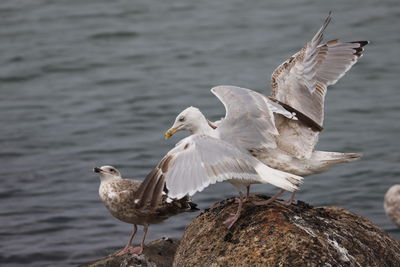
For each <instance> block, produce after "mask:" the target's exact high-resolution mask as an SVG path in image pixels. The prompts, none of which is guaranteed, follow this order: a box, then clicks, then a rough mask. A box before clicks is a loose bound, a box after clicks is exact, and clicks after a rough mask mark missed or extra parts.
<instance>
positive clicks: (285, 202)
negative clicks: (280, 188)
mask: <svg viewBox="0 0 400 267" xmlns="http://www.w3.org/2000/svg"><path fill="white" fill-rule="evenodd" d="M296 193H297V191H293V193H292V195H291V196H290V199H288V200H285V201H284V202H283V204H285V205H288V206H289V205H291V204H292V203H294V202H295V201H294V197H295V196H296Z"/></svg>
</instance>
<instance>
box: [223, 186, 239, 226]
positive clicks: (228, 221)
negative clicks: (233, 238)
mask: <svg viewBox="0 0 400 267" xmlns="http://www.w3.org/2000/svg"><path fill="white" fill-rule="evenodd" d="M239 195H240V198H239V205H238V209H237V211H236V213H235V214H231V215H230V216H229V217H228V218H227V219H226V220H225V221H224V224H225V226H226V227H227V228H228V229H230V228H231V227H232V226H233V224H234V223H235V222H236V221H237V220H238V219H239V217H240V213H241V212H242V207H243V194H242V192H239Z"/></svg>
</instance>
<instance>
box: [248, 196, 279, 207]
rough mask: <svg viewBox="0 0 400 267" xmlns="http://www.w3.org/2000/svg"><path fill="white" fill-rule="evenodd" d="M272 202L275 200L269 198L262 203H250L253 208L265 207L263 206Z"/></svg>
mask: <svg viewBox="0 0 400 267" xmlns="http://www.w3.org/2000/svg"><path fill="white" fill-rule="evenodd" d="M274 200H275V199H272V198H270V199H267V200H264V201H252V202H251V203H252V204H253V205H255V206H265V205H268V204H270V203H272V202H274Z"/></svg>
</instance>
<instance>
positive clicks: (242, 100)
mask: <svg viewBox="0 0 400 267" xmlns="http://www.w3.org/2000/svg"><path fill="white" fill-rule="evenodd" d="M211 92H212V93H213V94H215V95H216V96H217V97H218V99H219V100H220V101H221V102H222V103H223V104H224V106H225V110H226V115H225V118H224V119H223V120H222V121H220V122H219V123H218V128H217V130H218V133H219V135H220V139H222V140H224V141H226V142H228V143H230V144H233V145H234V146H236V147H239V148H241V149H246V150H249V149H255V148H260V147H266V148H275V147H276V143H275V139H274V136H276V135H278V134H279V133H278V130H277V129H276V126H275V119H274V114H273V112H272V109H271V108H275V110H277V111H280V112H284V111H283V110H280V109H278V108H277V107H275V106H272V105H273V104H269V102H271V101H270V100H269V99H268V98H266V97H265V96H263V95H262V94H259V93H257V92H255V91H252V90H249V89H245V88H240V87H236V86H217V87H214V88H212V89H211ZM289 116H292V114H290V112H289Z"/></svg>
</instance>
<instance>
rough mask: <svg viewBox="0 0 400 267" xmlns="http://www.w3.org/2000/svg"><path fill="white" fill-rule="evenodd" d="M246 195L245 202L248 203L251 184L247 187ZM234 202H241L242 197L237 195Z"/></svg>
mask: <svg viewBox="0 0 400 267" xmlns="http://www.w3.org/2000/svg"><path fill="white" fill-rule="evenodd" d="M246 190H247V191H246V197H245V198H243V201H242V202H243V203H246V202H247V200H249V195H250V185H248V186H247V187H246ZM234 202H235V203H239V202H240V199H239V198H238V197H235V199H234Z"/></svg>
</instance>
